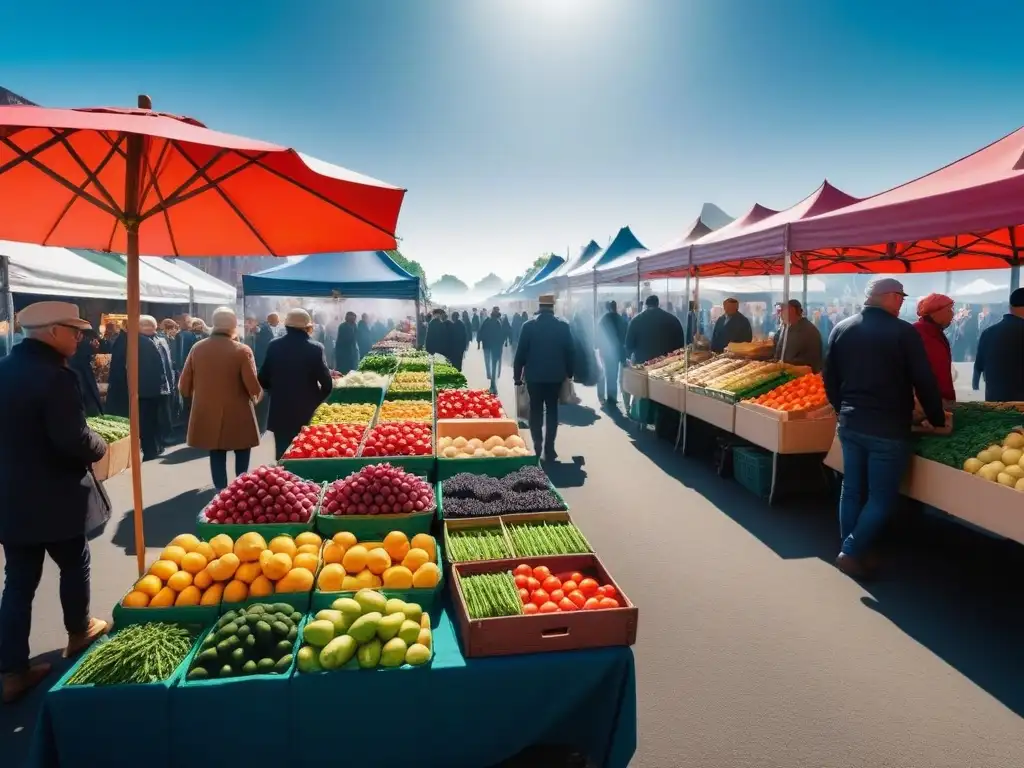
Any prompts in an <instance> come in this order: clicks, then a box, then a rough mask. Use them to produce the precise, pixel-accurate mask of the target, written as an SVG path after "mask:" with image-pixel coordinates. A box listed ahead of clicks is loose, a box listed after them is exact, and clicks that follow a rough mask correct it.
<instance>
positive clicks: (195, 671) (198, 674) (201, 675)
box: [188, 667, 210, 680]
mask: <svg viewBox="0 0 1024 768" xmlns="http://www.w3.org/2000/svg"><path fill="white" fill-rule="evenodd" d="M209 676H210V674H209V673H208V672H207V671H206V670H205V669H204V668H203V667H192V669H191V670H189V673H188V679H189V680H206V679H207V678H208V677H209Z"/></svg>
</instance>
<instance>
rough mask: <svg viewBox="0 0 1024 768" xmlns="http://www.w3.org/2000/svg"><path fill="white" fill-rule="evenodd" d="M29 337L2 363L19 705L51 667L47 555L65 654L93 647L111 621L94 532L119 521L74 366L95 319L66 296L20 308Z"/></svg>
mask: <svg viewBox="0 0 1024 768" xmlns="http://www.w3.org/2000/svg"><path fill="white" fill-rule="evenodd" d="M18 319H19V320H20V321H21V324H22V326H23V327H24V328H25V330H26V333H27V336H28V338H26V339H25V340H24V341H23V342H21V343H20V344H18V345H17V346H16V347H15V348H14V349H13V350H12V351H11V354H9V355H8V356H7V357H5V358H4V359H3V360H0V402H2V403H3V408H0V544H2V546H3V550H4V560H5V576H6V578H5V581H4V591H3V599H2V600H0V673H2V675H3V701H4V703H5V704H7V703H11V702H14V701H16V700H17V699H19V698H21V697H22V696H24V695H25V694H26V693H27V692H28V691H29V690H30V689H31V688H33V687H34V686H35V685H37V684H38V683H39V682H40V681H41V680H42V679H43V678H44V677H46V675H47V673H49V671H50V665H49V664H48V663H46V662H38V663H35V664H32V663H30V661H29V634H30V632H31V628H32V600H33V598H34V597H35V593H36V588H37V587H38V586H39V581H40V579H41V578H42V575H43V560H44V558H45V556H46V555H49V556H50V558H51V559H52V560H53V561H54V562H55V563H56V564H57V567H58V568H59V569H60V601H61V607H62V609H63V611H64V626H65V628H66V629H67V631H68V645H67V648H66V649H65V653H64V655H65V656H72V655H74V654H77V653H79V652H80V651H82V650H83V649H84V648H86V647H87V646H88V645H89V644H90V643H91V642H92V641H93V640H95V639H96V638H98V637H99V636H100V635H102V634H103V633H104V632H106V629H107V624H106V622H104V621H101V620H99V619H93V618H90V617H89V597H90V590H89V575H90V568H89V541H88V539H87V534H88V533H89V532H90V531H92V530H93V529H95V528H97V527H99V526H100V525H103V524H104V523H105V522H106V521H107V520H109V519H110V501H109V500H108V499H107V496H106V494H105V493H104V492H103V488H102V486H101V485H100V484H99V483H98V482H97V481H96V478H95V476H94V475H93V473H92V464H93V463H94V462H96V461H99V460H100V459H102V458H103V456H104V455H105V454H106V452H107V446H106V443H104V442H103V438H101V437H100V436H99V435H97V434H96V433H95V432H93V431H92V430H91V429H89V427H88V425H87V424H86V421H85V411H84V409H83V407H82V395H81V392H80V390H79V386H78V377H77V376H76V374H75V372H74V371H72V370H71V369H70V368H68V367H67V366H66V365H65V362H66V361H67V359H68V358H70V357H71V356H72V355H73V354H74V353H75V349H76V347H77V345H78V342H79V341H80V340H81V334H82V331H83V330H88V329H89V328H90V325H89V323H87V322H85V321H84V320H82V319H80V318H79V316H78V307H76V306H75V305H74V304H69V303H67V302H63V301H42V302H38V303H36V304H30V305H29V306H27V307H25V309H23V310H22V311H21V312H20V313H18Z"/></svg>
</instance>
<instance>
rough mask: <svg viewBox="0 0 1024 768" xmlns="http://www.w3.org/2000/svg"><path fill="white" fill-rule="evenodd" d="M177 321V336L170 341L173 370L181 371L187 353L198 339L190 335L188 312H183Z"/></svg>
mask: <svg viewBox="0 0 1024 768" xmlns="http://www.w3.org/2000/svg"><path fill="white" fill-rule="evenodd" d="M178 320H179V322H178V335H177V336H175V337H174V338H173V339H172V340H171V352H172V353H173V357H174V370H176V371H181V370H182V369H184V367H185V360H186V359H187V358H188V353H189V352H191V351H192V347H194V346H195V345H196V342H197V341H199V337H198V336H196V335H195V334H194V333H192V318H191V317H190V316H189V314H188V312H183V313H182V314H181V316H180V317H179V318H178Z"/></svg>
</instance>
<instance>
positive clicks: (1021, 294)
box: [972, 288, 1024, 403]
mask: <svg viewBox="0 0 1024 768" xmlns="http://www.w3.org/2000/svg"><path fill="white" fill-rule="evenodd" d="M982 376H984V377H985V399H986V400H988V401H990V402H996V403H1008V402H1020V401H1024V288H1018V289H1017V290H1015V291H1014V292H1013V293H1011V294H1010V311H1009V312H1008V313H1007V314H1005V315H1003V319H1002V320H1000V321H999V322H998V323H994V324H992V325H990V326H989V327H988V328H986V329H985V330H984V331H982V333H981V338H980V339H979V340H978V355H977V357H976V358H975V361H974V377H973V382H972V384H973V387H974V389H975V391H977V390H978V388H979V386H980V384H981V377H982Z"/></svg>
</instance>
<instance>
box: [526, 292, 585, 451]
mask: <svg viewBox="0 0 1024 768" xmlns="http://www.w3.org/2000/svg"><path fill="white" fill-rule="evenodd" d="M538 302H539V304H540V311H539V312H538V313H537V316H536V317H535V318H534V319H533V320H527V321H526V322H525V323H523V328H522V330H521V331H520V333H519V346H518V348H517V349H516V356H515V360H514V362H513V363H512V374H513V377H514V378H515V383H516V385H517V386H518V385H519V384H521V383H522V382H523V381H524V380H525V381H526V390H527V392H529V394H530V435H531V436H532V437H533V450H534V451H535V452H536V453H537V454H538V455H539V454H540V452H541V446H543V448H544V458H545V459H546V460H547V461H554V460H555V459H557V458H558V454H557V453H555V437H556V435H557V434H558V395H559V393H560V391H561V389H562V383H563V382H564V381H565V380H566V379H572V376H573V370H574V366H573V364H574V359H573V358H574V349H573V339H572V331H571V330H570V329H569V324H568V323H566V322H565V321H564V320H560V319H559V318H557V317H555V296H554V294H550V293H548V294H544V295H543V296H541V297H540V299H539V300H538ZM524 369H525V379H524ZM545 411H546V412H547V417H546V418H547V429H544V428H543V427H544V426H545V416H544V413H545Z"/></svg>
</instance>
